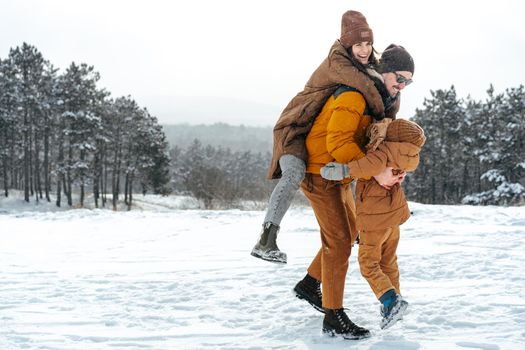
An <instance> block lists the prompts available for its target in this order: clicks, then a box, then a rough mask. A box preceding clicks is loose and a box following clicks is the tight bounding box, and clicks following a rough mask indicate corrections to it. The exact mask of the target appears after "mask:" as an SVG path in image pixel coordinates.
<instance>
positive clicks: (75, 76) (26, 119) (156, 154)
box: [0, 43, 170, 209]
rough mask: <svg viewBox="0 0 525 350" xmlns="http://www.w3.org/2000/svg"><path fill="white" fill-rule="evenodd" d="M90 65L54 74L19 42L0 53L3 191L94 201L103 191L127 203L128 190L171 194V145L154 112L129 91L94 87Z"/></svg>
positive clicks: (100, 201) (98, 202) (103, 200)
mask: <svg viewBox="0 0 525 350" xmlns="http://www.w3.org/2000/svg"><path fill="white" fill-rule="evenodd" d="M99 80H100V75H99V73H98V72H96V71H95V70H94V67H93V66H89V65H87V64H85V63H82V64H76V63H74V62H73V63H71V65H70V66H69V67H67V69H66V70H65V71H64V72H63V73H61V74H59V73H58V69H57V68H55V67H54V66H53V65H52V64H51V63H50V62H49V61H48V60H46V59H45V58H44V57H43V55H42V54H41V53H40V52H39V51H38V50H37V49H36V48H35V47H34V46H31V45H29V44H27V43H24V44H23V45H21V46H20V47H16V48H14V49H11V50H10V52H9V55H8V57H7V58H6V59H0V180H1V182H2V186H3V189H4V195H5V196H8V195H9V189H18V190H21V191H23V193H24V199H25V200H26V201H28V202H29V201H30V198H34V200H35V201H41V200H46V201H48V202H50V201H52V199H51V194H52V193H53V194H54V195H55V198H54V201H55V203H56V205H57V206H61V205H62V201H63V199H64V200H65V201H66V202H67V204H68V205H69V206H72V205H73V194H74V193H78V197H79V198H78V205H79V206H80V207H82V206H84V203H85V200H86V196H87V192H88V191H90V192H91V193H92V195H93V199H94V203H95V206H96V207H99V206H105V205H106V204H107V202H108V198H107V195H108V194H110V195H111V198H110V200H111V204H112V206H113V208H114V209H116V208H117V203H118V201H119V196H121V195H122V192H123V193H124V202H125V203H126V204H127V205H128V207H131V202H132V193H133V191H134V190H137V189H140V190H141V191H143V192H145V191H147V190H150V191H152V192H154V193H168V192H169V191H170V188H169V181H170V177H169V151H168V143H167V141H166V137H165V135H164V133H163V131H162V127H161V126H160V125H159V124H158V121H157V119H156V118H155V117H154V116H152V115H151V114H150V113H149V112H148V111H147V109H145V108H141V107H139V106H138V105H137V103H136V102H135V101H134V100H133V99H132V98H131V97H129V96H127V97H118V98H112V97H111V96H110V93H109V92H108V91H106V90H105V89H101V88H99V87H98V86H97V83H98V81H99Z"/></svg>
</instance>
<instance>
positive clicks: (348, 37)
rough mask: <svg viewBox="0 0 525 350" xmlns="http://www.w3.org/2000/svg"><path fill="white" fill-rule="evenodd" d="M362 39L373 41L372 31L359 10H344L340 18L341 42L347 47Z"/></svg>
mask: <svg viewBox="0 0 525 350" xmlns="http://www.w3.org/2000/svg"><path fill="white" fill-rule="evenodd" d="M362 41H370V42H371V43H372V44H373V43H374V33H373V32H372V29H370V27H369V26H368V23H367V22H366V18H365V16H363V14H362V13H361V12H357V11H346V12H345V13H344V14H343V18H342V19H341V44H342V45H343V46H344V47H345V48H346V49H349V48H351V47H352V45H355V44H357V43H360V42H362Z"/></svg>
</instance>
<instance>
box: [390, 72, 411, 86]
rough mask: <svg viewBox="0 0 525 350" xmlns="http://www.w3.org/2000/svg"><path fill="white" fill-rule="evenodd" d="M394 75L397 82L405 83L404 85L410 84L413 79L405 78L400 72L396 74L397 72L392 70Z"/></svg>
mask: <svg viewBox="0 0 525 350" xmlns="http://www.w3.org/2000/svg"><path fill="white" fill-rule="evenodd" d="M393 73H394V74H395V75H396V81H397V82H398V83H399V84H403V83H404V84H405V85H406V86H408V85H410V84H412V83H413V82H414V81H413V80H412V79H407V78H405V77H404V76H402V75H401V74H398V73H397V72H393Z"/></svg>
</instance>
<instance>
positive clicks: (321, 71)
mask: <svg viewBox="0 0 525 350" xmlns="http://www.w3.org/2000/svg"><path fill="white" fill-rule="evenodd" d="M341 84H343V85H348V86H352V87H354V88H356V89H357V90H358V91H359V92H361V93H362V94H363V96H364V97H365V99H366V103H367V107H368V109H369V111H370V114H371V115H372V116H374V118H376V119H381V118H383V117H384V116H385V110H384V105H383V101H382V99H381V95H380V94H379V92H378V91H377V89H376V87H375V85H374V82H373V81H372V80H371V79H370V78H369V77H368V76H367V75H366V74H364V73H362V72H360V71H359V70H358V69H357V68H355V67H354V66H353V65H352V61H351V60H350V56H349V53H348V52H347V50H346V49H345V48H344V47H343V46H342V45H341V43H340V42H339V40H337V41H336V42H335V43H334V44H333V45H332V47H331V49H330V52H329V54H328V57H327V58H326V59H325V60H324V61H323V62H322V63H321V65H320V66H319V67H318V68H317V69H316V70H315V72H314V73H313V74H312V76H311V77H310V79H309V80H308V82H307V83H306V85H305V87H304V90H303V91H301V92H300V93H298V94H297V95H296V96H295V97H294V98H293V99H292V100H291V101H290V102H289V103H288V105H287V106H286V108H285V109H284V110H283V112H282V113H281V116H280V117H279V120H278V121H277V123H276V125H275V127H274V129H273V156H272V161H271V164H270V169H269V171H268V178H270V179H276V178H279V177H281V169H280V167H279V159H280V158H281V156H282V155H284V154H291V155H294V156H296V157H298V158H301V159H303V160H304V161H305V162H306V161H307V158H308V156H307V152H306V146H305V139H306V135H307V134H308V132H309V131H310V129H311V127H312V125H313V122H314V120H315V118H316V117H317V115H318V114H319V113H320V111H321V109H322V107H323V105H324V104H325V102H326V100H327V99H328V98H329V97H330V95H332V94H333V93H334V91H335V90H336V89H337V88H338V87H339V85H341ZM398 109H399V101H397V103H396V105H394V106H393V108H390V109H389V111H388V116H395V114H396V113H397V110H398Z"/></svg>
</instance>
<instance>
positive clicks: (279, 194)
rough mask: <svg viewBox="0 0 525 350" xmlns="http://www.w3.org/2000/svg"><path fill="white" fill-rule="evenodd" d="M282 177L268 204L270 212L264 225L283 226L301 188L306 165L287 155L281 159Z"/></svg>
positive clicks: (300, 160)
mask: <svg viewBox="0 0 525 350" xmlns="http://www.w3.org/2000/svg"><path fill="white" fill-rule="evenodd" d="M279 166H280V167H281V171H282V176H281V178H280V179H279V182H278V183H277V185H276V186H275V188H274V189H273V192H272V195H271V196H270V203H268V211H267V212H266V217H265V218H264V223H267V222H271V223H272V224H275V225H277V226H279V225H281V220H282V219H283V216H284V214H285V213H286V211H287V210H288V208H290V205H291V204H292V200H293V197H294V196H295V193H296V192H297V190H298V189H299V186H301V182H302V181H303V179H304V173H305V171H306V164H305V163H304V161H303V160H302V159H301V158H298V157H296V156H292V155H290V154H285V155H283V156H281V158H279Z"/></svg>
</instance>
